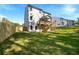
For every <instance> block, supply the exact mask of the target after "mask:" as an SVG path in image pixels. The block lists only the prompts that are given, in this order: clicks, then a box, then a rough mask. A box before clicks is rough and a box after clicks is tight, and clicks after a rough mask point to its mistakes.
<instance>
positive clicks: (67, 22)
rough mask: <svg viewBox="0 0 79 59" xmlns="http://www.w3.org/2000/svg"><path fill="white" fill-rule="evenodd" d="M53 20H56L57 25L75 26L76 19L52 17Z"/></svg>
mask: <svg viewBox="0 0 79 59" xmlns="http://www.w3.org/2000/svg"><path fill="white" fill-rule="evenodd" d="M52 20H54V23H55V26H56V27H65V26H74V25H75V21H74V20H69V19H65V18H61V17H52Z"/></svg>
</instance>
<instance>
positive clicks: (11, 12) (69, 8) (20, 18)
mask: <svg viewBox="0 0 79 59" xmlns="http://www.w3.org/2000/svg"><path fill="white" fill-rule="evenodd" d="M32 5H33V6H35V7H38V8H41V9H43V10H44V11H46V12H49V13H51V16H52V17H53V16H54V17H63V18H66V19H70V20H77V18H78V17H79V4H32ZM26 6H27V4H0V16H4V17H7V18H8V19H9V20H10V21H13V22H16V23H20V24H23V22H24V11H25V7H26Z"/></svg>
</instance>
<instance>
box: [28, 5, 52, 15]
mask: <svg viewBox="0 0 79 59" xmlns="http://www.w3.org/2000/svg"><path fill="white" fill-rule="evenodd" d="M28 7H33V8H35V9H38V10H40V11H42V12H44V13H47V14H49V15H51V14H50V13H48V12H46V11H44V10H43V9H40V8H37V7H35V6H32V5H30V4H28Z"/></svg>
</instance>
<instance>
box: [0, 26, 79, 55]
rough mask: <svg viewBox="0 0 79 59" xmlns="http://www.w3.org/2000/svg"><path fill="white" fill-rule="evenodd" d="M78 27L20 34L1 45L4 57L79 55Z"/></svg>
mask: <svg viewBox="0 0 79 59" xmlns="http://www.w3.org/2000/svg"><path fill="white" fill-rule="evenodd" d="M78 29H79V26H76V27H64V28H57V29H56V31H55V32H18V33H14V34H13V35H12V36H10V37H9V38H7V39H6V40H5V41H4V42H2V43H1V44H0V54H4V55H14V54H15V55H22V54H23V55H78V54H79V33H77V32H76V30H78Z"/></svg>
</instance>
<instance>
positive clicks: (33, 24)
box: [24, 5, 52, 32]
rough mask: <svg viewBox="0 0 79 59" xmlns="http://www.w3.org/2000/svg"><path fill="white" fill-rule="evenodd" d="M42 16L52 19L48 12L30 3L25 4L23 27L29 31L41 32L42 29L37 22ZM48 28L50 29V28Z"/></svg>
mask: <svg viewBox="0 0 79 59" xmlns="http://www.w3.org/2000/svg"><path fill="white" fill-rule="evenodd" d="M43 17H47V18H48V21H50V22H51V21H52V19H51V18H52V17H51V14H50V13H48V12H46V11H44V10H42V9H40V8H37V7H34V6H32V5H27V7H26V8H25V16H24V29H25V30H27V31H29V32H42V31H43V29H40V28H39V26H38V22H39V21H40V19H41V18H43ZM48 30H49V31H50V28H49V29H48Z"/></svg>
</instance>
